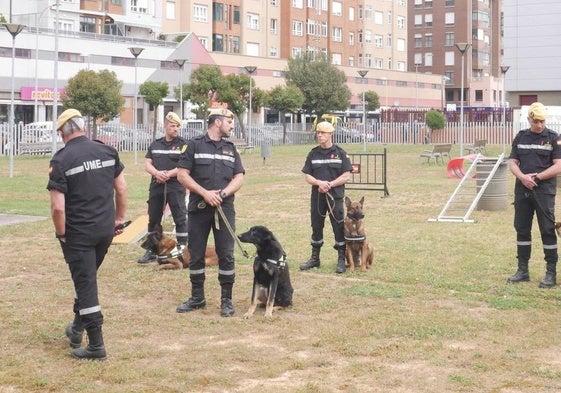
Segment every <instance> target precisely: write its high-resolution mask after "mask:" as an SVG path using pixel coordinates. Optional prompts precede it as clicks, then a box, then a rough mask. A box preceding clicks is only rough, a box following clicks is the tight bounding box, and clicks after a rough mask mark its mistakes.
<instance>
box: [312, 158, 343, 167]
mask: <svg viewBox="0 0 561 393" xmlns="http://www.w3.org/2000/svg"><path fill="white" fill-rule="evenodd" d="M342 162H343V160H341V159H340V158H328V159H324V160H312V164H320V165H323V164H341V163H342Z"/></svg>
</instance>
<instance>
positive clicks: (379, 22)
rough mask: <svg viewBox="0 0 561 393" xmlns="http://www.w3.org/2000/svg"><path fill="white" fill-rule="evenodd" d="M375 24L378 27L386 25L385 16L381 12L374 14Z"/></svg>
mask: <svg viewBox="0 0 561 393" xmlns="http://www.w3.org/2000/svg"><path fill="white" fill-rule="evenodd" d="M374 23H375V24H377V25H383V24H384V14H383V13H382V12H380V11H376V12H374Z"/></svg>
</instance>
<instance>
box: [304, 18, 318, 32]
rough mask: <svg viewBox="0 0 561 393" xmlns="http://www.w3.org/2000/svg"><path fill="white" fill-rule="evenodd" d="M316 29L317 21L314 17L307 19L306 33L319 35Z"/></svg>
mask: <svg viewBox="0 0 561 393" xmlns="http://www.w3.org/2000/svg"><path fill="white" fill-rule="evenodd" d="M316 30H317V29H316V21H315V20H313V19H308V20H307V21H306V33H307V34H309V35H317V32H316Z"/></svg>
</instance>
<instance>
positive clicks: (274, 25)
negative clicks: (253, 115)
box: [269, 18, 279, 35]
mask: <svg viewBox="0 0 561 393" xmlns="http://www.w3.org/2000/svg"><path fill="white" fill-rule="evenodd" d="M269 23H270V27H269V28H270V30H271V34H274V35H277V34H278V33H279V30H278V29H279V20H278V19H274V18H273V19H271V21H270V22H269Z"/></svg>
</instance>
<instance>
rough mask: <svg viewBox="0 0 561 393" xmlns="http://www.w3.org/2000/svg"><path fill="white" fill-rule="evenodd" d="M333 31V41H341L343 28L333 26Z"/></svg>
mask: <svg viewBox="0 0 561 393" xmlns="http://www.w3.org/2000/svg"><path fill="white" fill-rule="evenodd" d="M332 33H333V41H335V42H343V29H342V28H340V27H334V28H333V29H332Z"/></svg>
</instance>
